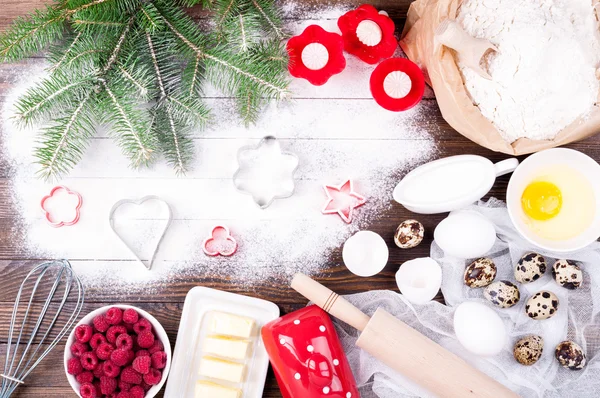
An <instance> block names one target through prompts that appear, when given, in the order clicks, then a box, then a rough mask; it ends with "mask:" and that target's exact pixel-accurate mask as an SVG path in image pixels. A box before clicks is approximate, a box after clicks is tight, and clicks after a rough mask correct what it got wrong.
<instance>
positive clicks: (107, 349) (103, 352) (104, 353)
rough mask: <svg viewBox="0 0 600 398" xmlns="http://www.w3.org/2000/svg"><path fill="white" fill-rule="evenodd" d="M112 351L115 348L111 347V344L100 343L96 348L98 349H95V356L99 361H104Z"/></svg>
mask: <svg viewBox="0 0 600 398" xmlns="http://www.w3.org/2000/svg"><path fill="white" fill-rule="evenodd" d="M114 350H115V347H113V346H112V344H109V343H102V344H100V345H99V346H98V348H96V356H97V357H98V358H99V359H101V360H103V361H106V360H107V359H108V358H110V354H111V353H112V352H113V351H114Z"/></svg>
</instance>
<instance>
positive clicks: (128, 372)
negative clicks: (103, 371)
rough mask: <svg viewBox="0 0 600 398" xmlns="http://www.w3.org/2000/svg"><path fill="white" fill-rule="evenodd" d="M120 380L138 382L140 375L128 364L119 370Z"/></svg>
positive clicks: (140, 378) (140, 380)
mask: <svg viewBox="0 0 600 398" xmlns="http://www.w3.org/2000/svg"><path fill="white" fill-rule="evenodd" d="M121 380H122V381H124V382H125V383H130V384H140V383H141V382H142V375H141V374H139V373H138V372H136V371H135V369H133V368H132V367H131V366H128V367H126V368H125V369H123V371H122V372H121Z"/></svg>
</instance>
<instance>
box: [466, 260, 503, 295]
mask: <svg viewBox="0 0 600 398" xmlns="http://www.w3.org/2000/svg"><path fill="white" fill-rule="evenodd" d="M496 272H497V270H496V264H494V262H493V261H492V260H491V259H489V258H478V259H477V260H475V261H473V262H472V263H471V264H469V266H468V267H467V268H465V274H464V280H465V285H467V286H469V287H470V288H476V287H484V286H487V285H489V284H490V283H492V282H493V281H494V278H496Z"/></svg>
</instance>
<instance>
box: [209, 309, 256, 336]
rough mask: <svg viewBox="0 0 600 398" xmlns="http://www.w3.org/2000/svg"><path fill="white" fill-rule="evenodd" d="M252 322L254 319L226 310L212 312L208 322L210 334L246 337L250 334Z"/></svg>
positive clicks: (252, 327) (253, 322) (252, 326)
mask: <svg viewBox="0 0 600 398" xmlns="http://www.w3.org/2000/svg"><path fill="white" fill-rule="evenodd" d="M254 324H255V321H254V319H252V318H246V317H244V316H239V315H233V314H228V313H226V312H214V313H213V316H212V320H211V323H210V331H211V333H212V334H219V335H225V336H233V337H240V338H243V339H247V338H248V337H250V336H251V335H252V331H253V329H254Z"/></svg>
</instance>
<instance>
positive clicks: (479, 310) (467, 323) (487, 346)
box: [454, 301, 507, 357]
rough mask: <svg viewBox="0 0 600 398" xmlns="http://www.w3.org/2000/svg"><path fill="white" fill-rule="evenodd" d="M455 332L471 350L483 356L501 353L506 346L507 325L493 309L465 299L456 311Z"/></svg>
mask: <svg viewBox="0 0 600 398" xmlns="http://www.w3.org/2000/svg"><path fill="white" fill-rule="evenodd" d="M454 333H455V334H456V338H457V339H458V341H459V342H460V344H462V346H463V347H464V348H465V349H466V350H467V351H469V352H471V353H473V354H475V355H479V356H482V357H490V356H494V355H497V354H499V353H500V352H501V351H502V349H503V348H504V347H505V346H506V342H507V333H506V326H505V325H504V322H503V321H502V319H501V318H500V316H499V315H498V314H497V313H496V311H494V310H493V309H491V308H489V307H487V306H485V305H483V304H481V303H477V302H474V301H465V302H464V303H462V304H460V305H459V306H458V307H457V308H456V310H455V311H454Z"/></svg>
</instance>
